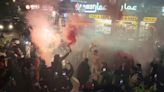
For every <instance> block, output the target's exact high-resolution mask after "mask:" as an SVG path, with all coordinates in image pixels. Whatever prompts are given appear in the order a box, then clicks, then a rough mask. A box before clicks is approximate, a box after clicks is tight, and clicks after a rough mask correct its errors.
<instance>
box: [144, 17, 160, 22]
mask: <svg viewBox="0 0 164 92" xmlns="http://www.w3.org/2000/svg"><path fill="white" fill-rule="evenodd" d="M143 21H144V22H152V23H155V22H156V21H157V17H144V19H143Z"/></svg>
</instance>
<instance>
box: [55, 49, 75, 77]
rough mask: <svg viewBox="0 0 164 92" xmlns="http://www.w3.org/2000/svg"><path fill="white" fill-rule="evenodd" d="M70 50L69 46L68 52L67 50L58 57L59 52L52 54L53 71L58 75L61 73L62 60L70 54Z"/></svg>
mask: <svg viewBox="0 0 164 92" xmlns="http://www.w3.org/2000/svg"><path fill="white" fill-rule="evenodd" d="M71 51H72V50H71V48H69V52H67V53H66V54H65V55H64V56H62V57H60V55H59V54H56V55H55V56H54V60H53V65H52V68H53V71H54V72H57V73H58V74H59V75H62V61H63V60H64V59H65V58H66V57H67V56H68V55H69V54H70V52H71ZM54 72H53V73H54Z"/></svg>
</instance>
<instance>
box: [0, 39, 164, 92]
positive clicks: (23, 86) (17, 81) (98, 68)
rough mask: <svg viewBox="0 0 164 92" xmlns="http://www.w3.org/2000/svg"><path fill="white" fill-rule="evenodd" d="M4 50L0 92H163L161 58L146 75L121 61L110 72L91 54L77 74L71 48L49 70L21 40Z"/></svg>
mask: <svg viewBox="0 0 164 92" xmlns="http://www.w3.org/2000/svg"><path fill="white" fill-rule="evenodd" d="M2 50H3V52H4V53H5V55H1V56H0V92H163V91H164V67H163V66H162V64H161V63H162V61H163V60H162V58H160V59H158V60H157V59H154V60H152V62H151V63H150V65H149V67H150V69H149V72H148V73H146V75H144V74H143V69H142V65H141V64H140V63H133V64H131V65H129V63H127V62H126V60H122V61H121V63H120V65H118V67H117V68H111V67H110V66H109V64H108V62H100V61H101V57H100V56H99V51H98V50H97V49H94V50H93V51H91V53H92V57H93V59H90V58H88V57H85V58H83V60H82V62H80V64H79V65H78V68H77V69H76V70H74V67H73V65H72V64H71V62H68V61H65V58H66V57H67V56H68V55H69V54H70V53H71V52H72V50H71V48H69V50H68V51H67V53H66V54H65V55H63V56H62V57H61V56H60V55H59V54H55V55H54V58H53V61H52V62H51V66H49V67H48V66H46V64H45V61H44V60H43V59H42V58H41V57H40V56H39V55H38V54H37V53H36V52H37V48H35V46H34V45H33V47H31V49H30V52H27V51H26V48H25V46H24V45H23V44H21V42H20V41H19V40H18V39H13V40H11V42H10V43H8V44H6V45H5V46H4V48H3V49H2ZM124 59H127V58H126V57H125V58H124ZM63 61H65V62H64V63H65V64H64V66H63V64H62V62H63ZM90 62H91V64H90ZM131 62H134V61H131ZM78 85H79V86H78ZM75 86H77V90H75Z"/></svg>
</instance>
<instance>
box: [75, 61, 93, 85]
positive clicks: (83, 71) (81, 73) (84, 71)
mask: <svg viewBox="0 0 164 92" xmlns="http://www.w3.org/2000/svg"><path fill="white" fill-rule="evenodd" d="M90 74H91V72H90V66H89V64H88V58H85V59H84V60H83V61H82V62H81V63H80V65H79V66H78V68H77V79H78V80H79V82H80V87H81V88H83V87H84V86H85V84H86V83H87V82H88V81H89V77H90Z"/></svg>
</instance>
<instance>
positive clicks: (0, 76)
mask: <svg viewBox="0 0 164 92" xmlns="http://www.w3.org/2000/svg"><path fill="white" fill-rule="evenodd" d="M9 76H10V74H9V71H8V69H7V67H6V65H5V56H3V55H2V56H0V89H2V90H5V86H6V85H7V82H8V81H9ZM0 92H1V90H0Z"/></svg>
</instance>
